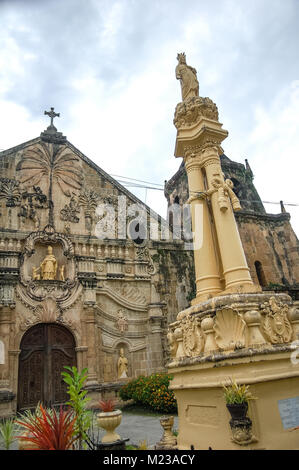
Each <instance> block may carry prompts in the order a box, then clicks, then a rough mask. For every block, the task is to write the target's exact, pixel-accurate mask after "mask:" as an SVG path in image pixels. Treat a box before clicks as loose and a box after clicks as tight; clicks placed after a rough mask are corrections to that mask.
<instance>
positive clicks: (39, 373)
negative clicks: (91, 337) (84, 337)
mask: <svg viewBox="0 0 299 470" xmlns="http://www.w3.org/2000/svg"><path fill="white" fill-rule="evenodd" d="M20 349H21V353H20V358H19V381H18V410H24V409H28V408H35V407H36V405H37V403H38V402H39V401H40V402H41V403H42V404H43V405H45V406H52V405H59V404H63V403H65V402H66V401H67V400H68V394H67V391H66V390H67V385H66V384H65V382H64V381H63V379H62V376H61V372H62V371H63V370H64V366H73V365H76V352H75V341H74V338H73V335H72V334H71V333H70V332H69V331H68V330H67V329H66V328H65V327H63V326H61V325H57V324H54V323H53V324H52V323H41V324H38V325H35V326H33V327H32V328H30V330H28V331H27V332H26V333H25V335H24V336H23V339H22V341H21V347H20Z"/></svg>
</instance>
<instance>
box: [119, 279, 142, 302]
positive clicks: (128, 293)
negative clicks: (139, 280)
mask: <svg viewBox="0 0 299 470" xmlns="http://www.w3.org/2000/svg"><path fill="white" fill-rule="evenodd" d="M115 291H116V292H117V293H118V294H119V295H121V296H122V297H124V298H125V299H126V300H128V301H129V302H132V303H136V304H139V305H146V303H147V301H146V298H145V296H144V295H143V294H142V293H141V292H140V290H139V289H138V287H135V286H132V285H131V283H129V282H126V283H122V284H121V285H120V286H119V287H117V286H116V287H115Z"/></svg>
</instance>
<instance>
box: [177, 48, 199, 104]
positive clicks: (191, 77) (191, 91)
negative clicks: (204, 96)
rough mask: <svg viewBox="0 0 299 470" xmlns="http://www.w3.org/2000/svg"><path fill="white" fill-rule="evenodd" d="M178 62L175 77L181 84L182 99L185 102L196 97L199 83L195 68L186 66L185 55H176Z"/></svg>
mask: <svg viewBox="0 0 299 470" xmlns="http://www.w3.org/2000/svg"><path fill="white" fill-rule="evenodd" d="M177 60H178V61H179V63H178V65H177V66H176V69H175V76H176V78H177V79H178V80H180V83H181V89H182V99H183V101H185V100H186V99H187V98H191V97H196V96H198V93H199V83H198V80H197V72H196V70H195V68H193V67H190V65H187V64H186V55H185V53H184V52H183V53H182V54H178V55H177Z"/></svg>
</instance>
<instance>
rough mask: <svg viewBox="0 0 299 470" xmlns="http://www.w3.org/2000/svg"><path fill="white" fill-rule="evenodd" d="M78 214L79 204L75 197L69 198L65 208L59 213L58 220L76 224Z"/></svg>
mask: <svg viewBox="0 0 299 470" xmlns="http://www.w3.org/2000/svg"><path fill="white" fill-rule="evenodd" d="M79 213H80V208H79V202H78V200H77V198H76V197H75V195H73V196H72V197H71V200H70V202H69V204H65V206H64V207H63V208H62V209H61V211H60V218H61V220H64V221H65V222H72V223H75V224H77V223H78V222H79V220H80V219H79V217H78V216H77V214H79Z"/></svg>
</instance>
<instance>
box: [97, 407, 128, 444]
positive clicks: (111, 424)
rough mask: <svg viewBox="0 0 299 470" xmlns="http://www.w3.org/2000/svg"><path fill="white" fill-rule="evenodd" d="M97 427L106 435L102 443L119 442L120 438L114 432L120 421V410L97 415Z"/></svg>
mask: <svg viewBox="0 0 299 470" xmlns="http://www.w3.org/2000/svg"><path fill="white" fill-rule="evenodd" d="M97 417H98V420H97V421H98V425H99V427H100V428H103V429H105V431H106V434H105V436H104V437H103V438H102V442H103V443H108V442H115V441H118V440H120V436H119V435H118V434H116V432H114V430H115V429H116V428H117V426H119V425H120V423H121V419H122V412H121V410H115V411H106V412H101V413H98V416H97Z"/></svg>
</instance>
